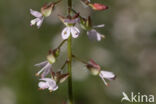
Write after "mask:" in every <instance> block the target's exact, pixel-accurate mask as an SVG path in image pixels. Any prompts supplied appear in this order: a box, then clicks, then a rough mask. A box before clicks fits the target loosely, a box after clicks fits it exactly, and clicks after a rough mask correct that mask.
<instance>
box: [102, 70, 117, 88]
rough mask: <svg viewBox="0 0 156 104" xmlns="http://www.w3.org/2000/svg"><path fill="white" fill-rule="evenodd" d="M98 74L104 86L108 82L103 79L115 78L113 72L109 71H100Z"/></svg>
mask: <svg viewBox="0 0 156 104" xmlns="http://www.w3.org/2000/svg"><path fill="white" fill-rule="evenodd" d="M99 76H100V77H101V79H102V80H103V82H104V83H105V85H106V86H108V83H107V82H106V81H105V79H108V80H112V79H115V77H116V76H115V74H114V73H112V72H109V71H100V73H99Z"/></svg>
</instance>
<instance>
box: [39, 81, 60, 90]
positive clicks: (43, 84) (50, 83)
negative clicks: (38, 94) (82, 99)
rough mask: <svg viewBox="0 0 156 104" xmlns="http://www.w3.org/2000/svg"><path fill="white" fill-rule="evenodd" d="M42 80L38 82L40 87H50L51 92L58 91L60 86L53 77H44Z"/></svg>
mask: <svg viewBox="0 0 156 104" xmlns="http://www.w3.org/2000/svg"><path fill="white" fill-rule="evenodd" d="M40 80H41V81H40V82H39V83H38V87H39V88H40V89H42V90H44V89H48V90H49V91H50V92H52V91H56V90H57V89H58V86H57V84H56V82H55V80H53V79H51V78H42V79H40Z"/></svg>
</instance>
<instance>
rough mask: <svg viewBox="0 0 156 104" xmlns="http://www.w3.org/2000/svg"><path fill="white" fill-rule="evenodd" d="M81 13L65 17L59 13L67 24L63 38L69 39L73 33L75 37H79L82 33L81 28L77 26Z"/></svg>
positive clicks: (63, 31)
mask: <svg viewBox="0 0 156 104" xmlns="http://www.w3.org/2000/svg"><path fill="white" fill-rule="evenodd" d="M78 16H79V14H76V15H75V16H73V17H67V18H65V17H63V16H60V15H58V17H59V19H60V20H61V21H62V22H63V23H64V24H65V25H66V27H65V28H64V29H63V30H62V34H61V35H62V38H63V39H64V40H65V39H68V37H69V36H70V35H72V37H73V38H77V37H78V36H79V34H80V31H79V29H78V28H77V27H76V26H75V24H76V23H78V22H79V21H80V19H79V18H78Z"/></svg>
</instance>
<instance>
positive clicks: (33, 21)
mask: <svg viewBox="0 0 156 104" xmlns="http://www.w3.org/2000/svg"><path fill="white" fill-rule="evenodd" d="M38 21H39V18H35V19H33V20H31V21H30V25H31V26H32V25H35V24H36V22H38Z"/></svg>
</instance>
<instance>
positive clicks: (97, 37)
mask: <svg viewBox="0 0 156 104" xmlns="http://www.w3.org/2000/svg"><path fill="white" fill-rule="evenodd" d="M87 35H88V37H89V39H91V40H97V41H99V40H100V35H99V34H98V32H97V31H96V30H95V29H92V30H90V31H87Z"/></svg>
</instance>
